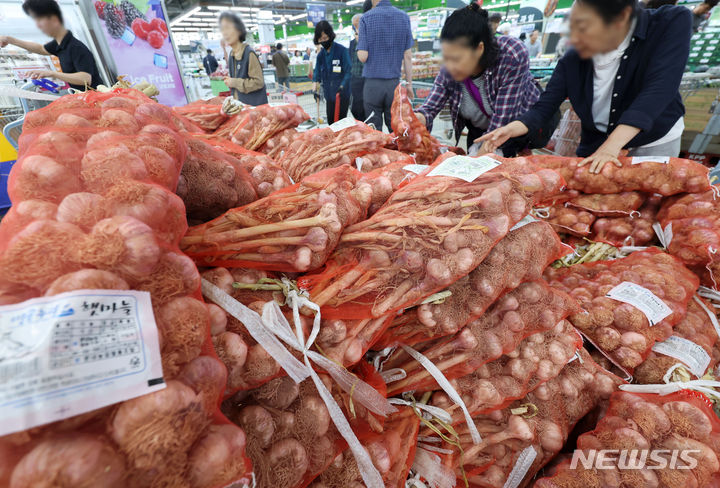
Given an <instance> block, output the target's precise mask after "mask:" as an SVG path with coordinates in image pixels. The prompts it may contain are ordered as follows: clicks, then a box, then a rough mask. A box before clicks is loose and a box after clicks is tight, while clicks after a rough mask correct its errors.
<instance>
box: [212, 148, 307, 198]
mask: <svg viewBox="0 0 720 488" xmlns="http://www.w3.org/2000/svg"><path fill="white" fill-rule="evenodd" d="M207 142H208V143H209V144H211V145H213V146H215V147H216V148H217V149H219V150H221V151H223V152H224V153H225V154H227V155H229V156H232V157H233V158H235V160H236V162H237V164H239V165H240V166H242V167H243V168H245V170H246V171H247V172H248V174H249V175H250V177H251V178H252V180H253V185H254V187H255V191H256V192H257V194H258V196H259V197H261V198H262V197H266V196H268V195H269V194H270V193H272V192H274V191H277V190H282V189H283V188H286V187H288V186H290V185H292V184H293V183H292V180H291V179H290V177H289V176H288V174H287V173H286V172H285V170H284V169H282V168H281V167H280V166H279V165H278V164H277V163H276V162H275V161H273V160H272V159H270V157H269V156H267V155H265V154H262V153H259V152H255V151H250V150H248V149H245V148H244V147H242V146H239V145H237V144H235V143H234V142H230V141H228V140H225V139H219V138H217V137H208V138H207Z"/></svg>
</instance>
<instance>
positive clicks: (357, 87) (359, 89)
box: [349, 14, 365, 120]
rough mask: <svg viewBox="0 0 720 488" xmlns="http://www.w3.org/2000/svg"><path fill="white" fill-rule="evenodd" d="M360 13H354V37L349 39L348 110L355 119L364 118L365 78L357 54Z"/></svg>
mask: <svg viewBox="0 0 720 488" xmlns="http://www.w3.org/2000/svg"><path fill="white" fill-rule="evenodd" d="M361 17H362V14H355V15H353V18H352V28H353V34H355V37H353V39H352V40H351V41H350V48H349V49H350V63H351V64H352V77H351V78H350V93H351V94H352V106H351V107H350V111H351V112H352V114H353V117H355V118H356V119H357V120H365V107H364V105H363V103H364V102H363V89H364V88H365V78H363V75H362V72H363V66H364V65H363V64H362V62H361V61H360V60H359V59H358V56H357V45H358V25H359V24H360V18H361Z"/></svg>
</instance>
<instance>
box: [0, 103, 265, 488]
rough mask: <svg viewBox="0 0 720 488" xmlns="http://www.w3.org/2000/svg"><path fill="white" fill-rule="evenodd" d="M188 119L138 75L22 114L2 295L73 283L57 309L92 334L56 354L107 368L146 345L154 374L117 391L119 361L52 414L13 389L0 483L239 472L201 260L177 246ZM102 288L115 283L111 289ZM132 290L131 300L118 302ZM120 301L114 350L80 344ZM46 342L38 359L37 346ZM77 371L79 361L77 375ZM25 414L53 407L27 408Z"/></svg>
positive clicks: (163, 481) (182, 479) (229, 478)
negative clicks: (108, 377)
mask: <svg viewBox="0 0 720 488" xmlns="http://www.w3.org/2000/svg"><path fill="white" fill-rule="evenodd" d="M185 127H186V125H185V123H184V122H183V120H181V119H180V118H178V117H177V116H175V115H174V114H173V113H172V111H171V110H170V109H168V108H167V107H163V106H161V105H159V104H157V103H156V102H154V101H152V100H150V99H149V98H147V97H145V96H144V95H143V94H142V93H140V92H138V91H135V90H115V91H114V92H111V93H95V92H92V93H85V94H79V95H66V96H64V97H62V98H60V99H59V100H57V101H56V102H53V103H52V104H50V105H49V106H48V107H46V108H43V109H40V110H37V111H35V112H32V113H31V114H28V124H27V125H26V126H25V129H24V133H23V136H22V138H21V147H20V158H19V162H18V164H17V165H15V167H14V168H13V170H12V176H11V188H10V192H11V197H12V199H13V204H14V207H15V210H13V212H12V214H13V215H12V216H11V218H10V220H9V221H8V222H6V221H5V220H3V222H2V224H1V225H0V263H2V264H1V265H0V302H1V303H2V304H17V303H19V302H22V301H23V300H27V299H30V298H37V300H41V301H37V300H36V301H34V302H31V303H58V302H49V301H48V300H56V301H57V300H60V301H64V300H73V299H75V298H74V297H80V298H78V299H81V301H80V302H72V303H75V308H72V309H70V310H69V311H68V312H67V313H66V314H65V315H63V316H64V317H67V318H66V319H56V320H61V321H59V322H57V327H58V328H62V327H74V326H75V325H73V324H75V323H76V322H78V321H79V320H80V319H82V318H83V317H87V319H83V320H85V322H81V323H83V324H86V325H83V329H82V332H81V333H82V334H83V336H89V337H87V338H86V339H83V340H84V341H87V342H83V343H80V342H79V341H77V342H76V343H73V344H68V346H67V347H68V348H71V349H72V351H74V352H73V353H74V354H76V356H75V357H76V358H77V359H76V360H75V363H74V365H73V366H68V365H67V363H65V366H63V365H61V364H60V363H58V365H57V366H56V370H57V371H64V370H63V369H59V370H58V369H57V368H62V367H70V368H72V367H79V366H77V363H78V362H82V361H80V358H82V357H84V358H85V359H84V361H88V360H92V361H93V362H92V363H88V366H89V367H92V371H91V373H92V374H96V375H102V374H106V372H107V371H106V369H107V368H108V367H109V366H108V364H114V363H108V362H107V361H112V357H114V356H117V357H120V358H122V359H123V363H122V364H127V362H128V361H129V364H130V365H132V364H140V363H138V361H140V362H142V361H145V363H144V367H143V368H144V369H143V370H147V371H148V372H150V371H156V372H157V373H158V374H159V377H158V378H154V379H153V381H149V380H148V381H143V383H144V385H146V387H147V388H148V390H144V391H151V393H147V394H143V393H136V391H137V390H132V391H130V390H121V391H117V390H116V389H115V388H119V383H117V382H120V381H121V380H120V379H119V377H118V378H114V379H113V380H112V382H111V383H109V384H110V385H111V386H109V387H108V388H107V389H106V390H103V393H99V392H97V393H92V397H82V396H80V397H79V398H76V399H75V400H72V398H73V395H74V394H75V395H82V393H74V394H73V393H68V392H65V394H64V395H63V396H64V397H65V398H67V400H64V399H60V397H57V399H55V400H53V401H52V402H53V408H52V410H53V412H57V413H56V414H53V415H55V416H50V417H48V416H47V415H46V414H43V413H42V412H43V410H42V408H43V407H42V402H35V401H32V400H30V401H28V403H29V404H30V405H28V404H23V407H22V408H23V413H22V417H23V424H22V425H30V426H31V427H32V428H30V429H26V430H21V431H17V427H15V430H12V431H9V432H8V431H7V430H6V431H5V432H6V433H7V434H8V435H4V436H3V437H0V451H1V452H2V453H3V455H0V485H2V486H10V487H12V488H20V487H26V486H47V485H48V483H50V484H52V485H53V486H58V487H67V488H70V487H76V488H77V487H88V488H89V487H97V486H103V487H118V488H119V487H124V486H153V487H154V486H175V487H189V488H190V487H192V488H194V487H197V488H206V487H218V488H219V487H222V486H226V485H227V484H229V483H233V482H236V481H238V482H249V480H250V473H251V465H250V461H249V459H248V458H247V457H246V456H245V454H244V450H245V434H244V432H243V431H242V429H240V428H238V427H237V426H235V425H232V424H231V423H229V422H228V421H227V419H226V418H225V417H224V416H223V415H222V414H221V413H220V410H219V408H218V407H219V402H220V399H221V396H222V392H223V390H224V385H225V376H226V371H225V368H224V367H223V365H222V363H221V362H220V361H219V360H218V359H217V357H216V355H215V353H214V351H213V347H212V343H211V342H210V329H209V311H208V308H207V306H206V305H205V304H204V303H203V301H202V298H201V295H200V292H199V286H200V275H199V273H198V271H197V268H196V267H195V265H194V264H193V263H192V260H190V259H189V258H187V257H186V256H184V255H183V254H182V253H180V251H179V249H178V243H179V240H180V238H181V236H182V235H183V234H184V231H185V229H186V228H187V222H186V220H185V209H184V206H183V203H182V201H181V200H180V199H179V198H178V197H177V196H176V195H175V194H174V193H173V191H174V189H175V186H176V184H177V180H178V177H179V174H180V169H181V167H182V164H183V161H184V160H185V156H186V154H187V151H188V148H187V145H186V144H185V142H184V139H183V137H182V136H181V135H180V134H179V133H178V132H176V130H184V129H185ZM137 292H148V293H149V296H148V295H147V294H141V293H137ZM125 296H128V297H129V298H127V299H123V297H125ZM40 297H41V298H40ZM84 297H91V298H84ZM103 297H104V298H103ZM107 297H119V298H118V300H117V301H116V302H113V303H112V304H109V303H108V302H106V301H103V300H105V299H106V298H107ZM134 300H135V301H134ZM63 303H68V302H63ZM134 303H137V304H138V305H137V309H136V310H137V311H136V312H133V311H132V309H131V308H128V307H132V306H133V304H134ZM143 303H146V305H147V308H145V309H144V310H143V309H142V307H143V305H142V304H143ZM18 306H20V307H24V306H26V304H23V305H18ZM39 306H40V305H39ZM118 307H119V308H118ZM13 310H15V309H13ZM65 310H67V309H65ZM125 310H127V313H133V314H135V313H137V314H142V315H141V316H142V320H139V321H138V322H134V321H131V319H130V318H127V319H125V321H124V322H119V323H120V324H124V327H126V328H125V329H122V330H121V332H122V334H121V335H120V336H117V337H116V339H115V340H116V341H119V342H118V343H119V344H120V345H119V346H118V348H117V350H115V349H112V350H111V349H107V350H106V351H105V350H103V349H93V350H92V351H90V350H87V348H88V347H95V346H97V345H98V344H105V342H103V341H105V340H107V341H110V340H111V339H112V337H115V336H112V337H109V336H107V335H105V336H102V337H98V336H97V335H98V334H100V335H102V334H115V332H113V330H114V329H111V322H110V321H107V322H104V321H103V319H104V318H105V317H107V315H102V314H103V313H104V314H109V313H110V311H113V313H115V311H118V312H117V313H125V312H124V311H125ZM6 311H7V312H8V313H10V309H6V310H5V311H4V312H3V314H5V313H6ZM83 314H85V315H83ZM132 316H134V315H131V317H132ZM51 317H57V316H54V315H51ZM111 317H112V316H111ZM153 317H154V322H155V323H156V325H157V329H155V328H154V327H152V325H151V321H150V319H152V318H153ZM75 319H78V320H77V321H74V320H75ZM62 320H67V322H62ZM95 320H97V321H100V323H98V325H97V326H98V327H102V329H101V330H98V329H94V327H93V326H94V325H95V322H94V321H95ZM113 320H114V319H113ZM88 322H89V323H88ZM140 322H142V328H140V327H139V325H138V324H139V323H140ZM101 324H102V325H101ZM132 324H135V325H132ZM28 327H29V325H28ZM52 327H53V329H55V327H56V326H55V325H52ZM112 327H118V325H117V324H115V325H112ZM132 327H137V330H135V329H133V328H132ZM118 333H119V332H118ZM141 338H142V339H143V340H142V341H140V339H141ZM125 346H126V347H127V349H123V347H125ZM61 349H62V348H61ZM59 350H60V349H58V348H55V349H54V352H53V353H52V354H57V353H58V351H59ZM63 350H64V351H67V350H68V349H67V348H65V349H63ZM85 351H87V352H85ZM44 354H46V353H45V352H44V350H43V353H42V355H41V356H39V357H38V360H40V361H43V362H44V361H46V360H48V358H46V357H44ZM47 354H50V353H47ZM131 354H133V355H134V356H135V357H134V359H133V358H132V357H129V355H131ZM83 355H84V356H83ZM139 355H140V356H141V357H139ZM53 357H55V358H56V359H55V360H57V357H56V356H53ZM141 358H142V359H141ZM131 359H132V361H131ZM160 365H161V368H162V369H160ZM115 367H117V366H115ZM118 371H123V370H122V369H118ZM129 371H131V370H128V372H129ZM84 374H85V373H83V372H82V371H81V370H77V377H78V378H85V377H84V376H83V375H84ZM107 374H109V373H107ZM115 374H117V373H115ZM73 377H75V376H73V374H72V373H71V376H65V378H73ZM102 377H103V376H100V378H102ZM69 384H71V383H69ZM86 387H87V386H86ZM151 387H152V389H150V388H151ZM126 388H127V387H126ZM84 389H85V388H83V389H81V390H80V391H82V390H84ZM90 391H91V392H92V391H94V390H92V388H91V389H90ZM63 412H65V413H63ZM5 413H6V414H8V415H10V416H11V418H12V415H11V414H10V412H9V411H8V412H5ZM73 414H78V415H73ZM68 415H70V416H69V417H68ZM4 416H5V415H4ZM35 418H39V419H43V418H50V419H52V420H55V421H53V422H50V423H47V422H44V423H43V422H35V423H30V424H28V422H33V420H32V419H35ZM16 425H19V424H16ZM5 453H8V455H7V456H6V455H5Z"/></svg>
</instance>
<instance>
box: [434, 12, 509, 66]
mask: <svg viewBox="0 0 720 488" xmlns="http://www.w3.org/2000/svg"><path fill="white" fill-rule="evenodd" d="M440 41H443V42H462V43H464V44H465V45H467V46H468V47H470V48H472V49H476V48H477V47H478V46H479V45H480V43H481V42H482V43H483V46H484V47H485V52H484V53H483V57H482V59H481V60H480V63H481V64H482V67H483V69H485V68H487V67H489V66H492V65H494V64H495V60H497V56H498V45H497V43H496V42H495V36H494V35H493V33H492V31H491V30H490V24H489V23H488V13H487V11H486V10H483V9H481V8H480V6H479V5H478V4H477V3H471V4H470V5H468V6H467V7H463V8H459V9H457V10H456V11H454V12H453V13H452V14H451V15H450V16H449V17H448V18H447V20H446V21H445V25H444V26H443V28H442V31H440Z"/></svg>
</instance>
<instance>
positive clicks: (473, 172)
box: [427, 156, 502, 183]
mask: <svg viewBox="0 0 720 488" xmlns="http://www.w3.org/2000/svg"><path fill="white" fill-rule="evenodd" d="M501 164H502V163H501V162H500V161H498V160H497V159H493V158H491V157H489V156H482V157H479V158H471V157H468V156H453V157H451V158H448V159H446V160H445V161H443V162H442V163H440V164H439V165H438V166H437V167H436V168H435V169H433V170H432V171H431V172H429V173H428V174H427V175H428V176H452V177H454V178H460V179H461V180H465V181H467V182H468V183H470V182H472V181H475V179H476V178H477V177H478V176H480V175H482V174H484V173H487V172H488V171H490V170H491V169H494V168H497V167H498V166H500V165H501Z"/></svg>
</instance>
